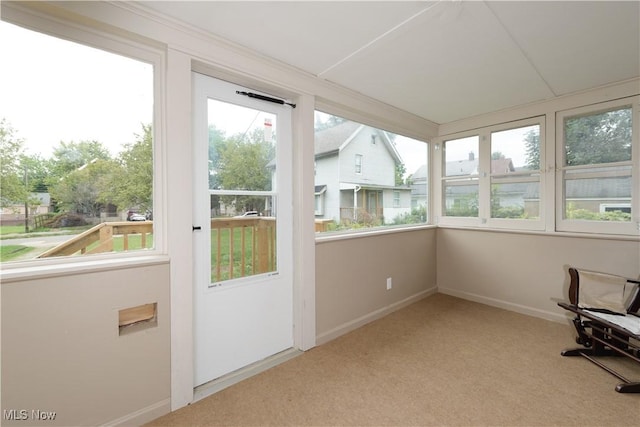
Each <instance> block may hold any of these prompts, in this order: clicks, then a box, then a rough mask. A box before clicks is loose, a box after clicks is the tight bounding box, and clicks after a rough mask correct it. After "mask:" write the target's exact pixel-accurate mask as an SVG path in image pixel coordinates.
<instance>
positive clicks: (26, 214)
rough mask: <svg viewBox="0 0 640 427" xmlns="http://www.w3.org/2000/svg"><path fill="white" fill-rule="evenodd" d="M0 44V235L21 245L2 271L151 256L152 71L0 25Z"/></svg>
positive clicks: (10, 251)
mask: <svg viewBox="0 0 640 427" xmlns="http://www.w3.org/2000/svg"><path fill="white" fill-rule="evenodd" d="M0 39H2V40H11V41H12V42H11V43H3V45H2V63H3V66H2V67H0V93H1V94H2V96H0V156H1V162H0V163H1V165H2V166H1V168H2V171H1V180H2V182H1V183H0V184H1V187H2V197H1V200H0V203H1V206H2V214H1V220H2V222H1V224H2V226H1V228H0V230H1V231H0V233H1V235H2V238H3V239H4V238H6V237H8V236H7V234H10V235H11V236H12V237H13V236H19V237H22V238H26V239H27V240H26V241H25V243H20V244H8V245H3V247H2V249H3V252H2V258H1V260H2V263H3V264H4V263H8V262H13V261H24V260H34V259H36V258H50V257H60V256H71V255H88V254H96V253H105V252H118V253H120V252H123V251H133V250H143V249H151V248H153V247H154V239H153V86H154V85H153V81H154V71H153V65H152V64H151V63H149V62H142V61H139V60H136V59H131V58H130V57H125V56H121V55H117V54H113V53H109V52H107V51H104V50H100V49H96V48H91V47H88V46H84V45H80V44H77V43H73V42H70V41H66V40H62V39H58V38H55V37H50V36H47V35H44V34H41V33H37V32H34V31H30V30H26V29H23V28H21V27H18V26H15V25H12V24H9V23H5V22H0ZM104 42H105V44H106V43H108V44H109V47H110V49H111V48H115V47H116V46H117V47H118V49H119V48H122V49H125V50H126V51H127V54H130V53H131V52H133V51H134V50H135V49H136V48H134V47H132V46H130V45H127V46H124V45H120V44H119V43H118V42H115V41H113V40H110V41H106V40H105V41H104ZM116 50H117V49H116ZM136 52H137V50H136ZM142 56H147V57H148V58H151V57H152V56H153V55H152V54H150V53H148V52H147V53H145V54H142ZM153 58H155V56H154V57H153ZM153 60H155V59H149V61H150V62H152V61H153ZM44 65H46V66H44ZM39 232H47V234H48V235H50V236H51V237H48V238H47V241H46V242H45V243H41V242H42V241H43V238H42V237H40V238H38V239H29V238H30V237H31V236H36V234H35V233H39ZM56 236H57V237H56ZM49 239H50V240H49Z"/></svg>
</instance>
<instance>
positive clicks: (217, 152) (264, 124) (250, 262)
mask: <svg viewBox="0 0 640 427" xmlns="http://www.w3.org/2000/svg"><path fill="white" fill-rule="evenodd" d="M207 106H208V117H209V123H208V126H209V197H210V208H211V282H212V283H218V282H221V281H224V280H229V279H236V278H240V277H246V276H252V275H255V274H261V273H268V272H272V271H275V270H276V269H277V260H276V217H277V212H276V207H277V203H276V200H277V199H276V197H277V196H276V192H275V191H276V187H277V183H276V136H277V128H276V126H277V121H276V115H275V114H272V113H268V112H265V111H260V110H254V109H252V108H247V107H243V106H239V105H234V104H230V103H226V102H222V101H217V100H214V99H210V100H209V101H208V103H207Z"/></svg>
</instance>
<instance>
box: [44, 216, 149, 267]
mask: <svg viewBox="0 0 640 427" xmlns="http://www.w3.org/2000/svg"><path fill="white" fill-rule="evenodd" d="M152 234H153V222H152V221H140V222H130V221H119V222H103V223H100V224H98V225H96V226H95V227H92V228H90V229H88V230H86V231H84V232H82V233H80V234H78V235H77V236H74V237H73V238H71V239H69V240H67V241H66V242H64V243H61V244H59V245H57V246H55V247H53V248H51V249H49V250H47V251H45V252H43V253H41V254H40V255H38V258H48V257H55V256H69V255H76V254H97V253H102V252H111V251H113V243H114V239H113V238H114V237H115V236H122V250H124V251H128V250H129V247H130V241H129V238H130V237H132V236H140V244H137V243H136V245H135V246H136V247H135V248H132V249H141V248H146V247H147V237H148V236H151V235H152Z"/></svg>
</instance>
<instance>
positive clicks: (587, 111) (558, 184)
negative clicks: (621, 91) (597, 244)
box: [555, 96, 640, 236]
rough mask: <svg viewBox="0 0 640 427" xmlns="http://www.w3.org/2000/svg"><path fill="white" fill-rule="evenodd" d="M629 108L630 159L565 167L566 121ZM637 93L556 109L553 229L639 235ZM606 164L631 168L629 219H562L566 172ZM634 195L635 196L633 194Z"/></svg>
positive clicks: (639, 126)
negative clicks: (554, 222) (635, 94)
mask: <svg viewBox="0 0 640 427" xmlns="http://www.w3.org/2000/svg"><path fill="white" fill-rule="evenodd" d="M625 107H631V160H628V161H622V162H615V163H602V164H597V165H580V166H565V120H566V119H569V118H574V117H587V116H591V115H596V114H599V113H605V112H608V111H615V110H619V109H623V108H625ZM639 152H640V96H630V97H625V98H620V99H616V100H613V101H607V102H601V103H597V104H592V105H587V106H581V107H577V108H571V109H567V110H562V111H558V112H556V159H557V161H556V165H557V166H556V168H555V171H556V174H555V191H556V197H555V205H556V209H555V220H556V230H557V231H563V232H574V233H594V234H611V235H631V236H638V235H640V196H637V195H638V194H640V153H639ZM607 166H629V167H630V168H631V172H630V173H631V200H630V205H631V215H632V217H631V221H628V222H622V221H595V220H575V219H568V218H565V201H566V198H565V191H564V190H565V185H564V184H565V178H564V177H565V171H567V170H575V169H594V170H595V169H598V168H602V167H607ZM634 195H636V197H634Z"/></svg>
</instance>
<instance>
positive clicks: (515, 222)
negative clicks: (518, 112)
mask: <svg viewBox="0 0 640 427" xmlns="http://www.w3.org/2000/svg"><path fill="white" fill-rule="evenodd" d="M545 122H546V116H544V115H538V116H535V117H531V118H526V119H521V120H515V121H510V122H506V123H500V124H496V125H490V126H485V127H481V128H478V129H473V130H468V131H462V132H456V133H453V134H449V135H443V136H440V137H438V138H436V139H435V140H434V143H435V144H434V150H435V154H436V156H437V158H436V160H435V165H437V168H436V169H434V171H433V172H434V175H433V176H434V177H435V178H436V179H435V180H434V182H439V185H437V186H435V187H434V188H433V189H432V190H433V192H434V194H435V200H437V201H438V203H437V205H436V206H434V209H436V212H437V215H436V216H437V224H438V225H445V226H461V227H479V228H491V229H507V230H531V231H536V230H537V231H541V230H544V228H545V211H546V208H545V175H546V174H545V172H544V171H545V165H546V162H545V130H546V127H545V124H546V123H545ZM534 125H538V126H539V127H540V170H539V174H538V176H539V180H538V182H539V203H540V205H539V217H538V219H520V218H491V178H492V174H491V134H492V133H494V132H501V131H506V130H512V129H518V128H524V127H529V126H534ZM473 136H477V137H478V174H477V175H470V176H468V177H466V178H468V179H477V180H478V216H477V217H456V216H447V215H445V212H446V206H445V203H446V202H445V199H444V197H445V194H444V186H445V184H446V182H447V181H455V180H456V179H455V178H452V177H448V176H446V156H445V150H446V146H445V145H446V143H447V142H448V141H453V140H457V139H463V138H468V137H473ZM518 176H520V177H521V176H522V174H518ZM513 178H514V179H513V181H515V180H517V179H518V178H517V176H514V177H513Z"/></svg>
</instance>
